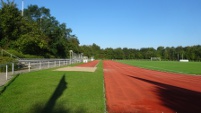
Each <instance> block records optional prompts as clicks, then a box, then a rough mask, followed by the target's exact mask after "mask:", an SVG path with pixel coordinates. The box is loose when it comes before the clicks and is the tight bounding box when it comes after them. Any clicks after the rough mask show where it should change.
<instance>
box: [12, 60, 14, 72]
mask: <svg viewBox="0 0 201 113" xmlns="http://www.w3.org/2000/svg"><path fill="white" fill-rule="evenodd" d="M12 74H14V63H12Z"/></svg>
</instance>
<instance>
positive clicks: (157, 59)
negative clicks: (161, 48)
mask: <svg viewBox="0 0 201 113" xmlns="http://www.w3.org/2000/svg"><path fill="white" fill-rule="evenodd" d="M151 61H161V57H151Z"/></svg>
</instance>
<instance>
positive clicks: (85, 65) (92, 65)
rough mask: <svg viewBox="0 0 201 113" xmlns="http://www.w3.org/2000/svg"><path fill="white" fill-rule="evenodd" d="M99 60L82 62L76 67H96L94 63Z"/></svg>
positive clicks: (96, 63)
mask: <svg viewBox="0 0 201 113" xmlns="http://www.w3.org/2000/svg"><path fill="white" fill-rule="evenodd" d="M98 63H99V60H94V61H91V62H88V63H84V64H80V65H78V66H77V67H96V65H98Z"/></svg>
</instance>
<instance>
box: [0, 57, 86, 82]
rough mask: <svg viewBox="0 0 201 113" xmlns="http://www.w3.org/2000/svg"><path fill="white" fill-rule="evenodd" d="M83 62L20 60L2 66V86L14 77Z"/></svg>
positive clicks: (78, 60)
mask: <svg viewBox="0 0 201 113" xmlns="http://www.w3.org/2000/svg"><path fill="white" fill-rule="evenodd" d="M79 62H82V60H81V59H20V60H18V62H10V63H6V64H1V65H0V86H2V85H4V84H5V83H6V82H7V81H8V80H9V79H11V78H12V77H13V76H15V75H17V74H20V73H25V72H31V71H36V70H41V69H48V68H54V67H60V66H65V65H70V64H74V63H79Z"/></svg>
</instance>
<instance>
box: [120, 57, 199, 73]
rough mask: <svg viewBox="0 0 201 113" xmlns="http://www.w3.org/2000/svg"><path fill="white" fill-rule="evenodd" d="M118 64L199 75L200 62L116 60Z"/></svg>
mask: <svg viewBox="0 0 201 113" xmlns="http://www.w3.org/2000/svg"><path fill="white" fill-rule="evenodd" d="M118 62H121V63H125V64H129V65H133V66H137V67H142V68H147V69H152V70H160V71H167V72H175V73H185V74H196V75H201V62H177V61H143V60H118Z"/></svg>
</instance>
